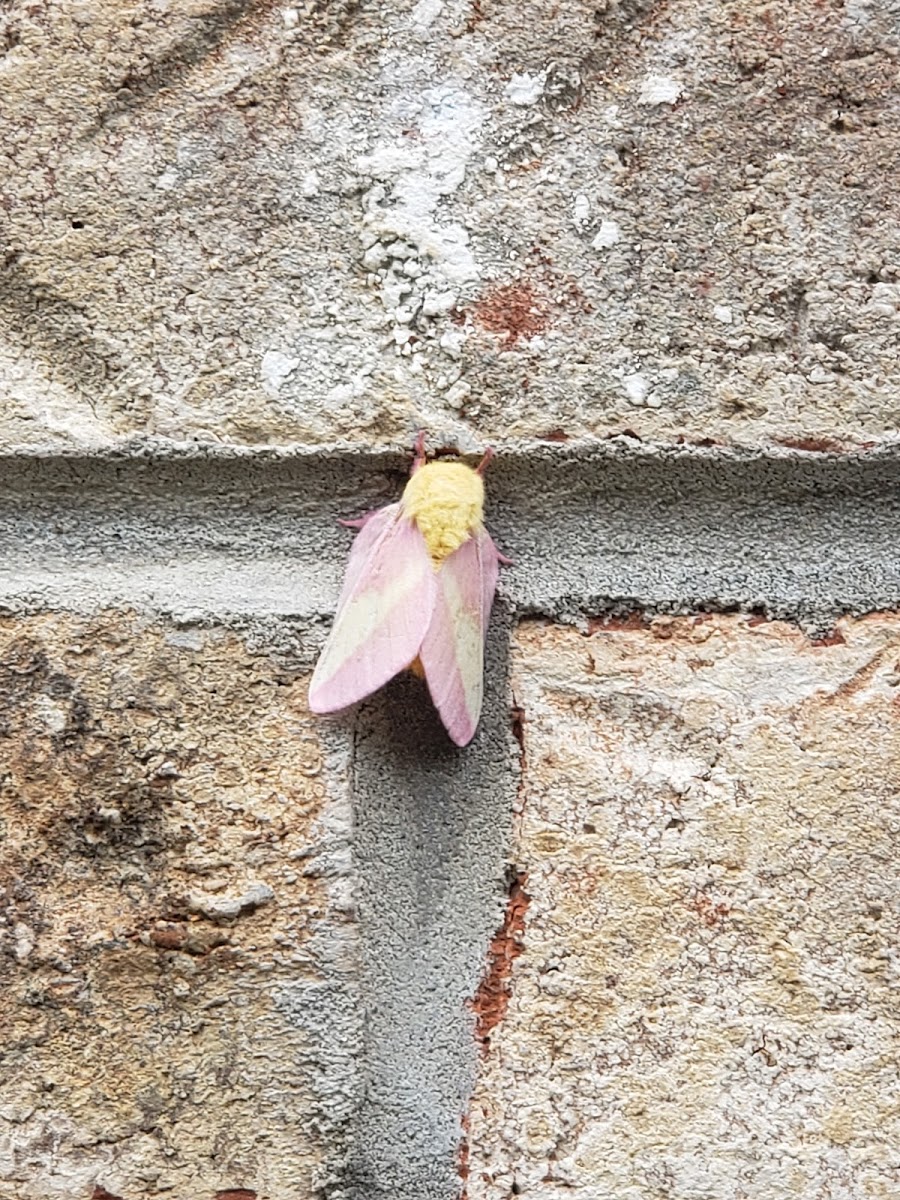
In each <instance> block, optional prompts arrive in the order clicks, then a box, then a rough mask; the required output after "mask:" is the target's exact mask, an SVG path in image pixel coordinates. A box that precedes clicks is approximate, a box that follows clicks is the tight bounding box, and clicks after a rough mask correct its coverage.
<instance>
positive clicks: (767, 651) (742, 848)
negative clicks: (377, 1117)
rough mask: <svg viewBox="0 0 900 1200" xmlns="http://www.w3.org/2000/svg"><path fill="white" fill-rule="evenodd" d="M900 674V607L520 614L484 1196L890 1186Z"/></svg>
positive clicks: (473, 1119)
mask: <svg viewBox="0 0 900 1200" xmlns="http://www.w3.org/2000/svg"><path fill="white" fill-rule="evenodd" d="M898 683H900V619H898V618H897V617H896V616H881V615H875V616H871V617H868V618H865V619H862V620H856V621H854V620H849V619H848V620H843V621H841V622H840V623H839V625H838V627H837V630H836V632H835V633H834V634H833V636H832V637H831V638H830V639H828V640H827V641H824V642H819V643H814V642H810V641H808V640H806V639H805V638H804V637H803V635H802V634H800V633H799V632H798V631H797V630H796V629H794V628H792V627H790V626H787V625H782V624H768V623H762V622H759V621H755V620H753V619H749V618H745V617H696V618H683V619H673V618H657V619H656V620H654V621H653V622H652V623H650V624H649V625H647V624H646V623H645V622H643V621H641V620H640V619H639V618H638V619H635V620H633V621H631V622H620V623H619V624H618V625H608V626H600V627H598V628H597V629H596V630H595V631H594V633H593V634H592V635H591V636H589V637H585V636H582V635H580V634H579V633H577V632H574V631H572V630H566V629H560V628H559V627H554V626H548V625H542V624H537V623H529V624H526V625H525V626H523V627H522V628H521V629H520V631H519V635H518V637H517V639H516V643H515V650H514V666H513V690H514V694H515V697H516V700H517V703H518V705H519V706H520V708H521V710H522V716H521V724H522V731H523V733H522V737H523V742H522V746H523V750H522V753H523V763H524V769H525V774H524V786H523V789H522V793H521V798H520V805H519V817H518V831H517V835H516V842H515V855H516V863H517V868H518V871H519V883H518V885H517V889H518V890H517V889H516V888H514V889H513V893H512V898H511V905H510V915H509V917H508V920H507V922H506V924H505V926H504V927H503V928H502V929H501V934H500V935H499V936H498V939H495V944H494V946H493V948H492V950H493V954H492V958H493V971H492V978H491V977H489V981H490V982H491V984H492V989H493V990H492V991H490V992H488V993H486V994H485V995H484V996H482V999H483V1000H484V1001H485V1004H484V1006H483V1013H484V1017H483V1020H482V1021H481V1024H480V1032H481V1034H482V1036H483V1038H484V1039H485V1056H484V1059H483V1063H482V1070H481V1076H480V1079H479V1081H478V1084H477V1087H476V1090H475V1095H474V1098H473V1101H472V1105H471V1110H470V1114H469V1121H468V1127H469V1141H468V1146H467V1150H466V1153H467V1156H468V1158H467V1159H466V1157H465V1155H464V1159H463V1162H464V1169H465V1172H467V1175H468V1190H467V1195H468V1200H501V1198H503V1200H507V1198H508V1197H509V1196H510V1195H518V1196H522V1197H527V1198H529V1200H557V1198H558V1197H561V1196H563V1195H565V1196H567V1197H568V1196H571V1197H573V1198H577V1200H606V1198H607V1197H615V1198H616V1200H651V1198H654V1200H655V1198H658V1197H661V1196H666V1197H670V1198H671V1200H700V1198H702V1200H732V1198H734V1197H738V1196H740V1197H745V1198H747V1200H781V1198H784V1200H787V1198H788V1197H791V1198H792V1200H797V1198H800V1200H817V1198H818V1197H821V1196H825V1195H827V1196H830V1197H833V1198H834V1200H863V1198H865V1200H870V1198H871V1200H887V1198H888V1197H890V1196H894V1195H895V1194H896V1187H897V1178H898V1172H900V1152H898V1146H900V1108H898V1104H897V1096H896V1087H895V1077H896V1063H897V1047H898V1038H900V1022H898V1017H897V1005H896V995H897V990H896V989H897V986H898V982H900V981H898V978H897V971H896V966H897V964H896V946H897V936H898V920H900V911H898V895H900V877H898V867H897V854H896V839H897V834H898V829H900V809H898V805H897V794H898V783H900V779H898V766H897V764H898V761H900V724H898V721H897V715H898V713H897V706H898ZM504 932H505V938H504V936H503V935H504ZM488 1002H490V1003H488Z"/></svg>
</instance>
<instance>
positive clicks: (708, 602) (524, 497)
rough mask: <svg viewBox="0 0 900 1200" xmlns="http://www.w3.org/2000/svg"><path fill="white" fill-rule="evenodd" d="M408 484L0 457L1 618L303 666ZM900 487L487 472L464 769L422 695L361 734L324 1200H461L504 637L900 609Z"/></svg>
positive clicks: (765, 460)
mask: <svg viewBox="0 0 900 1200" xmlns="http://www.w3.org/2000/svg"><path fill="white" fill-rule="evenodd" d="M408 462H409V457H408V455H399V454H397V455H395V454H387V453H386V454H376V455H372V454H369V455H358V454H353V453H349V452H346V453H342V452H340V451H331V452H325V453H319V454H312V453H294V454H291V453H284V452H255V453H246V452H243V453H241V452H236V453H229V452H222V451H219V452H217V453H210V452H206V451H204V450H198V449H194V450H192V451H190V452H185V451H174V450H169V451H163V450H162V449H160V448H157V450H156V452H155V453H140V454H124V455H107V456H98V457H92V458H79V457H77V456H62V457H56V458H47V457H40V456H37V457H33V458H28V457H11V458H9V459H7V460H6V461H5V463H4V469H3V472H2V476H0V477H2V480H3V483H2V486H0V546H2V564H3V565H2V568H0V603H2V604H3V605H4V606H6V607H7V608H8V609H10V610H13V611H24V610H33V609H57V610H59V609H62V610H76V611H87V610H91V609H96V608H97V607H98V606H102V605H112V604H115V605H128V606H131V607H135V608H137V609H141V610H145V611H150V612H157V613H162V614H166V615H169V616H172V617H174V618H175V619H176V620H183V621H187V622H192V621H198V622H203V621H222V620H225V621H232V622H234V623H236V624H238V625H239V626H241V627H242V628H244V630H245V631H246V633H247V635H248V636H250V637H254V638H257V639H259V640H260V641H262V642H266V643H268V644H271V642H272V639H273V638H276V637H277V638H281V639H282V644H281V646H280V647H279V649H280V650H281V651H284V650H285V649H286V648H287V649H288V650H289V652H293V653H295V654H296V655H297V657H299V659H300V660H301V661H304V662H308V661H310V660H311V658H312V656H313V654H314V652H315V650H316V648H317V646H318V645H319V644H320V642H321V639H322V637H323V635H324V632H325V630H326V628H327V624H328V620H329V618H330V614H331V612H332V610H333V605H334V600H335V596H336V593H337V588H338V584H339V580H340V576H341V574H342V571H343V567H344V563H345V560H346V553H347V548H348V546H349V544H350V538H351V535H350V534H349V533H348V532H346V531H344V530H342V529H341V528H340V527H338V526H337V525H336V523H335V519H336V517H338V516H348V515H354V514H357V513H360V512H362V511H365V510H366V509H368V508H370V507H373V506H375V505H380V504H384V503H387V502H388V501H390V500H393V499H395V498H396V496H397V495H398V494H399V492H400V489H401V488H402V485H403V482H404V479H405V478H406V473H407V469H408ZM898 468H900V456H898V453H897V451H896V450H895V449H884V450H881V451H878V452H877V453H875V452H873V453H870V454H855V455H846V456H835V455H816V454H806V453H802V452H773V453H770V454H760V453H749V452H747V453H741V452H737V451H723V450H712V449H711V450H697V449H687V448H678V449H666V450H662V449H656V448H647V447H645V446H635V445H632V444H630V443H628V442H627V441H620V442H613V443H608V444H606V445H603V446H600V447H597V446H590V447H585V446H581V447H574V448H568V447H566V448H562V449H561V448H559V447H548V446H537V447H529V448H525V449H522V448H515V447H514V448H510V449H509V450H505V451H504V452H503V453H501V454H500V455H499V456H498V459H497V461H496V463H495V464H494V465H492V467H491V471H490V475H489V480H488V486H489V492H490V497H491V501H490V508H489V513H488V522H489V525H490V527H491V529H492V531H493V533H494V535H495V537H496V539H497V541H498V543H499V544H500V546H501V547H502V549H503V550H504V551H506V552H507V553H508V554H510V555H511V556H513V557H514V558H515V566H513V567H510V568H505V569H504V571H503V575H502V591H503V595H504V602H503V603H501V604H499V605H498V608H497V611H496V613H495V620H494V623H493V627H492V632H491V638H490V642H489V662H488V670H487V689H488V690H487V699H486V704H485V711H484V716H483V718H482V723H481V727H480V729H479V731H478V734H477V736H476V739H475V741H474V742H473V744H472V745H471V746H470V747H468V748H467V749H466V750H464V751H458V750H456V749H454V748H453V747H452V746H451V745H450V744H449V742H448V740H447V738H446V736H445V735H444V733H443V731H442V730H441V729H440V726H439V724H438V722H437V720H436V718H435V716H434V714H433V712H432V710H431V708H430V705H429V704H428V703H427V700H426V698H425V695H424V692H423V689H422V687H421V685H420V684H418V683H417V682H416V681H415V680H413V679H400V680H397V681H395V682H394V683H393V684H392V685H390V686H389V687H388V688H387V689H385V691H384V692H382V693H381V694H379V695H378V696H376V697H374V698H373V699H372V700H371V701H370V702H368V703H367V704H365V705H363V706H362V707H361V708H360V710H359V711H358V712H357V713H356V715H355V718H351V720H352V722H353V724H352V725H351V727H352V728H353V729H354V731H355V733H354V737H355V753H354V768H353V773H354V806H355V814H354V819H355V834H354V855H355V870H356V876H357V879H358V899H359V921H360V938H361V945H362V947H363V950H362V953H363V961H362V964H361V970H362V979H361V981H360V986H361V995H362V997H363V1004H364V1012H363V1019H364V1023H365V1036H364V1051H363V1054H362V1056H361V1061H360V1062H358V1063H355V1064H354V1065H355V1067H356V1068H357V1069H358V1070H359V1072H360V1079H359V1081H358V1086H359V1088H360V1089H361V1095H362V1100H361V1102H360V1106H359V1109H358V1112H357V1114H356V1116H355V1118H353V1119H351V1121H350V1129H349V1133H348V1138H349V1145H344V1146H342V1147H340V1148H338V1147H335V1159H334V1176H333V1178H336V1182H335V1183H333V1184H329V1185H327V1186H326V1189H325V1192H324V1193H323V1194H324V1195H326V1196H327V1197H328V1200H379V1198H387V1197H390V1198H391V1200H450V1198H451V1197H454V1196H456V1195H457V1194H458V1191H459V1178H458V1174H457V1165H456V1158H457V1153H458V1146H459V1141H460V1136H461V1126H460V1118H461V1114H462V1112H463V1111H464V1110H465V1105H466V1097H467V1095H468V1092H469V1090H470V1087H471V1082H472V1078H473V1075H474V1071H475V1066H476V1061H475V1056H476V1047H475V1045H474V1039H473V1029H472V1017H471V1014H470V1013H469V1011H468V1009H467V1007H466V1000H467V998H470V997H471V996H472V995H473V994H474V992H475V991H476V989H477V986H478V981H479V978H480V976H481V973H482V972H483V970H484V967H485V956H486V952H487V947H488V945H489V942H490V938H491V935H492V934H493V932H494V931H495V929H496V928H497V925H498V922H499V919H500V913H501V908H502V900H503V876H504V866H505V856H506V854H507V853H508V846H509V831H510V821H511V812H512V802H513V799H514V797H515V793H516V788H517V783H518V766H517V760H516V755H515V753H514V752H513V746H512V743H511V727H510V714H509V707H508V699H507V695H506V653H507V644H508V631H509V630H508V625H509V620H510V619H514V618H515V616H517V615H523V614H529V613H535V614H545V615H547V616H550V617H555V618H560V617H561V618H563V619H578V618H579V617H580V616H583V615H584V614H588V613H600V612H604V611H615V610H616V609H633V608H644V609H647V610H650V611H652V610H668V611H679V610H692V609H701V608H730V607H741V608H753V607H758V608H760V609H763V610H764V611H766V612H767V613H769V614H771V615H777V616H783V617H788V618H792V619H795V620H798V621H800V622H803V623H804V624H806V625H807V626H812V627H815V628H825V627H827V625H828V624H829V622H831V621H832V620H833V619H834V617H835V616H836V615H837V614H839V613H842V612H851V613H864V612H868V611H872V610H877V609H891V608H897V607H900V564H898V561H897V555H896V552H895V543H896V536H895V534H896V528H897V521H898V517H900V487H898V484H900V470H898ZM506 614H509V617H507V615H506ZM336 720H337V721H338V722H342V721H345V720H347V718H341V717H338V718H336ZM298 1003H300V1004H301V1007H302V1002H301V1001H298ZM345 1007H346V1006H345ZM297 1019H298V1020H305V1019H306V1018H305V1017H304V1016H303V1014H302V1013H299V1014H298V1018H297ZM351 1023H352V1022H351ZM354 1086H355V1087H356V1086H357V1085H356V1084H355V1085H354Z"/></svg>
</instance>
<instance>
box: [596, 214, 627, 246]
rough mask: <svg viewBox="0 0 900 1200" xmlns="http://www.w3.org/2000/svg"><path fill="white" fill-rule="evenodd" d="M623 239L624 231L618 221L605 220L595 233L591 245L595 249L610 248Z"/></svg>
mask: <svg viewBox="0 0 900 1200" xmlns="http://www.w3.org/2000/svg"><path fill="white" fill-rule="evenodd" d="M621 240H622V233H621V231H620V229H619V224H618V222H617V221H610V220H604V221H601V222H600V228H599V229H598V230H597V232H596V234H595V235H594V240H593V241H592V242H591V245H592V246H593V248H594V249H595V250H609V249H610V247H612V246H615V245H616V243H617V242H620V241H621Z"/></svg>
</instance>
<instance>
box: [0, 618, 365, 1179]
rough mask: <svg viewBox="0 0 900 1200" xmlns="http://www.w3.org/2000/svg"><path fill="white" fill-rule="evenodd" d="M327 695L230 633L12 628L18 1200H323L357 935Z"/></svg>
mask: <svg viewBox="0 0 900 1200" xmlns="http://www.w3.org/2000/svg"><path fill="white" fill-rule="evenodd" d="M305 695H306V693H305V682H304V680H303V679H302V677H300V678H298V677H297V675H296V673H295V672H292V671H291V670H290V669H289V667H288V666H287V665H286V664H285V663H284V662H280V661H279V659H278V658H277V656H276V655H274V654H272V653H266V652H265V651H263V650H261V649H258V648H257V649H255V650H253V649H251V648H248V646H247V645H245V644H244V643H243V642H242V640H241V638H240V637H238V636H237V635H236V634H234V633H232V632H229V631H227V630H225V629H216V628H211V629H203V630H200V629H185V628H175V627H173V626H169V625H166V624H165V623H158V622H154V621H151V620H148V619H142V618H139V617H137V616H132V615H127V614H126V615H121V614H111V613H108V614H104V615H100V616H97V617H95V618H91V619H80V618H69V617H65V616H38V617H32V618H22V619H15V620H13V619H9V618H7V619H4V620H3V621H2V622H0V821H2V826H0V828H2V841H0V897H2V914H0V915H2V918H3V923H2V927H0V947H2V957H0V1027H2V1029H3V1038H2V1041H3V1046H2V1049H3V1059H2V1066H0V1117H2V1118H3V1122H2V1124H0V1129H2V1133H0V1195H2V1196H3V1197H11V1198H12V1197H14V1198H15V1200H49V1198H51V1197H56V1196H60V1197H66V1198H74V1197H76V1196H78V1197H81V1196H89V1195H90V1194H91V1191H92V1188H93V1187H94V1186H97V1187H105V1188H106V1189H107V1191H109V1192H110V1193H112V1194H114V1195H117V1196H118V1195H121V1196H125V1197H127V1198H128V1200H136V1198H138V1197H143V1196H150V1195H157V1194H159V1193H165V1194H169V1195H177V1196H178V1197H179V1198H180V1200H193V1198H195V1197H203V1198H204V1200H206V1198H208V1197H211V1196H212V1195H213V1194H214V1193H215V1192H216V1191H217V1190H219V1189H226V1188H228V1187H238V1186H241V1185H243V1186H247V1187H252V1188H254V1189H258V1190H259V1193H260V1195H261V1196H276V1195H277V1196H279V1197H283V1198H285V1200H287V1198H291V1200H301V1198H303V1200H305V1198H306V1197H308V1196H309V1195H310V1194H311V1191H312V1190H313V1186H314V1180H315V1178H316V1176H317V1172H320V1171H321V1169H322V1165H323V1162H324V1159H325V1155H326V1152H329V1153H330V1152H332V1151H334V1150H335V1148H336V1145H335V1143H334V1142H333V1140H332V1141H331V1144H330V1145H329V1144H328V1142H329V1139H331V1138H332V1135H333V1126H329V1119H328V1112H329V1111H330V1112H331V1114H332V1116H334V1115H336V1114H339V1113H340V1111H341V1110H342V1107H343V1109H344V1110H346V1109H347V1107H348V1105H349V1104H350V1101H351V1097H352V1095H353V1072H352V1057H353V1054H354V1052H355V1047H354V1046H353V1045H351V1044H348V1042H347V1029H346V1027H345V1028H342V1027H341V1022H340V1003H339V1002H340V991H341V988H342V986H344V984H345V985H346V989H351V988H352V980H353V971H354V963H355V955H354V945H355V941H354V938H355V935H354V932H353V926H352V924H351V919H350V916H349V910H350V904H349V885H348V879H347V873H348V872H347V867H346V862H345V865H344V867H343V869H342V870H341V869H337V868H338V865H339V864H340V862H341V855H342V854H343V855H344V856H345V858H346V853H347V829H346V823H347V822H346V812H345V810H344V793H343V792H342V791H341V773H340V769H339V767H337V766H336V764H335V763H334V762H333V763H332V767H333V770H332V773H331V775H330V783H326V776H325V773H324V770H323V750H322V747H321V745H320V743H319V738H318V730H317V728H316V726H315V725H313V724H312V723H311V721H310V719H309V716H308V714H307V711H306V707H305ZM329 788H330V789H331V794H330V793H329ZM326 826H327V827H329V829H330V832H328V831H327V830H326ZM342 829H343V832H342ZM326 855H331V856H332V857H331V866H330V867H328V866H327V865H326V864H325V862H324V859H325V856H326ZM325 959H327V960H329V962H330V966H328V967H326V966H325V965H323V960H325ZM342 980H343V981H344V983H343V984H342ZM317 989H318V993H319V1005H320V1006H321V1005H326V1006H327V1004H328V996H329V989H331V992H332V993H334V995H333V1000H334V1006H333V1025H332V1030H331V1034H330V1035H329V1034H328V1032H326V1031H327V1029H328V1025H327V1022H324V1021H323V1022H322V1025H321V1029H319V1030H318V1035H319V1036H318V1040H317V1031H316V1030H315V1028H312V1027H310V1026H309V1023H308V1022H307V1025H306V1027H305V1028H304V1021H303V1011H304V1009H306V1010H307V1016H310V1015H312V1018H313V1022H314V1023H315V1021H316V1020H317V1018H316V1017H315V1007H316V1006H315V1004H314V1003H313V1001H312V999H311V997H313V996H314V995H315V993H316V991H317ZM304 997H305V999H304ZM329 1036H332V1037H333V1038H334V1044H333V1045H331V1046H328V1045H327V1044H326V1043H327V1042H328V1038H329ZM329 1054H330V1055H331V1059H330V1060H329ZM341 1054H343V1061H342V1062H339V1061H338V1059H340V1056H341ZM301 1058H302V1061H303V1067H302V1068H301V1067H300V1066H298V1061H299V1060H300V1059H301ZM329 1061H331V1062H332V1065H333V1066H334V1064H335V1063H337V1067H336V1070H337V1074H335V1075H333V1076H329V1069H330V1068H329V1067H328V1062H329ZM317 1130H318V1132H316V1131H317ZM323 1136H324V1138H325V1142H324V1143H323V1141H322V1140H321V1139H322V1137H323ZM104 1194H105V1193H104Z"/></svg>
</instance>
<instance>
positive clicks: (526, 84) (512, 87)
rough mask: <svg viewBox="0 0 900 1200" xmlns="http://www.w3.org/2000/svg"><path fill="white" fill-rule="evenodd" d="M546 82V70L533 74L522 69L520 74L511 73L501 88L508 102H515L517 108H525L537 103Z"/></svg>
mask: <svg viewBox="0 0 900 1200" xmlns="http://www.w3.org/2000/svg"><path fill="white" fill-rule="evenodd" d="M546 82H547V72H546V71H538V72H537V73H535V74H533V75H532V74H529V73H528V72H527V71H523V72H521V74H516V75H513V77H512V78H511V79H510V81H509V82H508V83H507V85H506V87H505V88H504V89H503V94H504V96H505V97H506V99H507V100H508V101H509V102H510V104H515V105H516V106H517V107H519V108H527V107H529V106H530V105H532V104H537V102H538V101H539V100H540V98H541V96H543V94H544V85H545V84H546Z"/></svg>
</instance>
